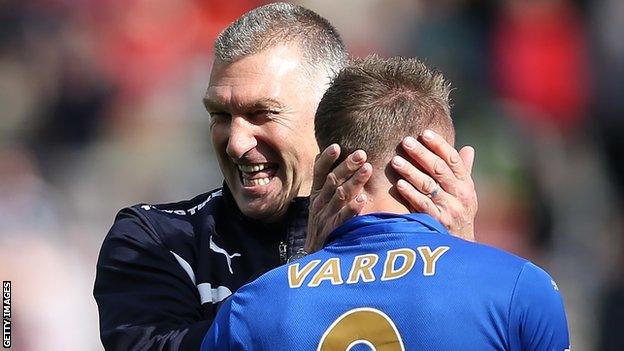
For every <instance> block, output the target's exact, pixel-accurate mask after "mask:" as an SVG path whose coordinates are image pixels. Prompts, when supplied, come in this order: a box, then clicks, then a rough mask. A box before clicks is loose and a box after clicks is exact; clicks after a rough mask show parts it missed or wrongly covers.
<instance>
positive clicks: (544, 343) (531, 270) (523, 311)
mask: <svg viewBox="0 0 624 351" xmlns="http://www.w3.org/2000/svg"><path fill="white" fill-rule="evenodd" d="M509 314H510V315H509V319H510V321H509V337H510V346H511V349H512V350H523V351H525V350H527V351H528V350H535V351H538V350H553V351H564V350H569V349H570V337H569V334H568V324H567V320H566V315H565V309H564V306H563V299H562V298H561V294H560V292H559V288H558V287H557V284H555V282H554V281H553V280H552V278H551V277H550V275H548V273H546V272H544V271H543V270H542V269H540V268H539V267H537V266H536V265H534V264H532V263H530V262H527V263H526V264H525V265H524V267H523V269H522V272H521V273H520V275H519V277H518V281H517V283H516V287H515V289H514V293H513V296H512V299H511V308H510V312H509Z"/></svg>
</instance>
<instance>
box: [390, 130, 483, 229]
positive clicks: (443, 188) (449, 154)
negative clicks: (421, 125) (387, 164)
mask: <svg viewBox="0 0 624 351" xmlns="http://www.w3.org/2000/svg"><path fill="white" fill-rule="evenodd" d="M421 140H422V142H423V143H424V144H421V143H420V142H418V140H416V139H414V138H412V137H407V138H405V139H403V141H402V143H401V145H402V147H403V149H404V150H405V152H406V154H407V155H408V156H409V157H410V158H411V159H412V160H413V161H415V163H414V162H412V161H411V160H410V161H409V162H408V160H405V159H404V158H402V157H401V156H395V157H394V158H393V160H392V167H393V168H394V169H395V170H396V171H397V172H398V173H399V174H400V175H401V176H402V177H403V178H404V179H400V180H399V181H398V182H397V184H396V185H397V190H398V191H399V193H400V194H401V196H403V198H405V200H407V202H408V203H409V204H410V205H411V207H412V209H413V210H414V211H417V212H423V213H427V214H429V215H431V216H433V217H434V218H436V219H437V220H439V221H440V222H442V224H444V225H445V226H446V227H447V228H448V229H449V232H451V233H452V234H453V235H455V236H458V237H461V238H463V239H466V240H470V241H475V236H474V218H475V215H476V213H477V208H478V203H477V193H476V191H475V186H474V182H473V180H472V178H471V174H472V165H473V163H474V155H475V152H474V149H473V148H472V147H470V146H464V147H463V148H462V149H461V150H460V151H459V152H457V150H455V149H454V148H453V147H452V146H451V145H449V144H448V143H447V142H446V141H445V140H444V138H442V137H441V136H439V135H438V134H436V133H434V132H433V131H430V130H426V131H425V132H423V134H422V137H421ZM416 163H417V164H419V165H420V166H421V167H422V168H423V169H424V170H425V172H427V173H424V172H422V171H420V170H419V169H418V168H416V167H415V166H414V165H413V164H416Z"/></svg>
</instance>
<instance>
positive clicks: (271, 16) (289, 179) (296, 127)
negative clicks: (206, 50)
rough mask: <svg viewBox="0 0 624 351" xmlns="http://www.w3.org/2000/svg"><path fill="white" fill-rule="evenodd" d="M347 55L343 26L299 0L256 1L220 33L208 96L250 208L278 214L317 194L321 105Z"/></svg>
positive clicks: (264, 216) (225, 160) (233, 178)
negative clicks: (315, 166) (317, 121)
mask: <svg viewBox="0 0 624 351" xmlns="http://www.w3.org/2000/svg"><path fill="white" fill-rule="evenodd" d="M346 62H347V53H346V49H345V46H344V43H343V42H342V39H341V38H340V36H339V35H338V33H337V32H336V29H335V28H334V27H333V26H332V25H331V24H330V23H329V22H328V21H327V20H326V19H324V18H323V17H321V16H319V15H318V14H316V13H314V12H313V11H310V10H308V9H305V8H303V7H301V6H297V5H291V4H285V3H275V4H270V5H266V6H262V7H259V8H256V9H254V10H252V11H250V12H248V13H246V14H245V15H243V16H242V17H241V18H239V19H238V20H237V21H235V22H234V23H232V24H231V25H230V26H229V27H227V28H226V29H225V30H224V31H223V32H221V34H220V35H219V37H218V38H217V40H216V42H215V62H214V65H213V69H212V74H211V78H210V84H209V87H208V91H207V92H206V96H205V98H204V103H205V105H206V108H207V109H208V112H210V115H211V138H212V143H213V146H214V148H215V151H216V154H217V157H218V160H219V165H220V167H221V171H222V172H223V175H224V177H225V180H226V183H227V184H228V186H229V188H230V189H231V191H232V194H233V196H234V199H235V200H236V203H237V204H238V206H239V208H240V209H241V211H242V212H243V213H244V214H246V215H247V216H250V217H252V218H256V219H260V220H264V221H267V222H271V221H277V220H279V219H280V218H281V217H282V216H283V215H284V213H285V212H286V210H287V208H288V205H289V204H290V202H291V200H292V199H293V198H294V197H296V196H305V195H308V194H309V192H310V188H311V183H312V170H313V163H314V158H315V156H316V155H317V154H318V146H317V144H316V141H315V139H314V112H315V111H316V108H317V106H318V102H319V101H320V99H321V97H322V96H323V93H324V92H325V89H327V87H328V85H329V82H330V81H331V79H332V78H333V76H335V74H336V73H337V72H338V71H339V70H340V69H341V68H342V67H344V65H345V64H346Z"/></svg>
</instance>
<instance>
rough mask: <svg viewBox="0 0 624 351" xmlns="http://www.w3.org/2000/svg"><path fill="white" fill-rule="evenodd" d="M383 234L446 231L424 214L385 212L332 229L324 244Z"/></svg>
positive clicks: (360, 217)
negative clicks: (340, 239)
mask: <svg viewBox="0 0 624 351" xmlns="http://www.w3.org/2000/svg"><path fill="white" fill-rule="evenodd" d="M383 233H439V234H448V230H447V229H446V228H445V227H444V225H442V223H440V222H438V221H437V220H436V219H434V218H433V217H431V216H430V215H428V214H424V213H407V214H396V213H387V212H376V213H369V214H366V215H363V216H356V217H353V218H351V219H350V220H348V221H346V222H345V223H343V224H342V225H341V226H339V227H338V228H336V229H334V230H333V231H332V232H331V233H330V234H329V236H328V237H327V241H326V243H325V244H329V243H331V242H332V241H334V240H337V239H339V238H343V237H345V236H364V235H370V234H383Z"/></svg>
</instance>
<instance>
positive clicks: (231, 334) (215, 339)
mask: <svg viewBox="0 0 624 351" xmlns="http://www.w3.org/2000/svg"><path fill="white" fill-rule="evenodd" d="M243 300H244V299H243V298H241V296H240V295H238V294H234V295H232V296H231V297H230V298H228V299H227V300H226V301H225V302H224V304H223V306H221V308H220V309H219V313H217V316H216V317H215V320H214V322H213V323H212V326H211V327H210V329H209V330H208V332H207V333H206V336H205V337H204V340H203V342H202V345H201V351H221V350H223V351H238V350H240V351H244V350H249V349H250V348H252V346H254V345H256V343H255V342H254V340H253V339H252V335H251V333H250V332H249V331H250V330H251V329H250V328H249V325H248V324H247V322H248V321H249V319H253V318H251V317H250V314H249V311H246V309H245V307H244V306H245V303H244V302H243Z"/></svg>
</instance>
